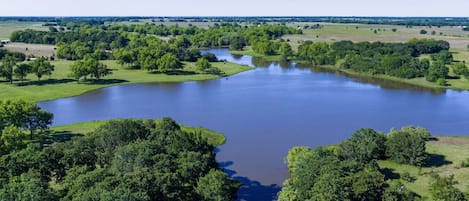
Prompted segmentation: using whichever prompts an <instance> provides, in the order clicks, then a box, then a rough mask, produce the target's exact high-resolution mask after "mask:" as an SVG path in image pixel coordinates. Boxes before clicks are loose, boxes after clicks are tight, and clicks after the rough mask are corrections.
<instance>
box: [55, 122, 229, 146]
mask: <svg viewBox="0 0 469 201" xmlns="http://www.w3.org/2000/svg"><path fill="white" fill-rule="evenodd" d="M106 122H107V121H91V122H83V123H76V124H69V125H63V126H55V127H52V129H51V130H52V131H53V134H52V135H53V136H54V135H55V137H56V138H63V137H61V136H79V135H86V134H88V133H90V132H92V131H93V130H95V129H96V128H98V127H99V126H101V125H103V124H105V123H106ZM181 129H182V130H183V131H185V132H189V133H200V134H201V135H202V136H203V137H205V138H206V139H207V141H208V142H209V143H210V144H211V145H214V146H218V145H222V144H224V143H225V141H226V138H225V136H224V135H223V134H221V133H218V132H216V131H213V130H210V129H207V128H203V127H190V126H184V125H181Z"/></svg>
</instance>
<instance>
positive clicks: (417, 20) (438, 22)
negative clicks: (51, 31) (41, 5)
mask: <svg viewBox="0 0 469 201" xmlns="http://www.w3.org/2000/svg"><path fill="white" fill-rule="evenodd" d="M13 20H18V21H28V22H47V23H55V24H66V23H67V22H81V23H88V24H91V23H90V22H92V23H93V24H96V23H99V24H104V23H105V22H122V21H142V20H151V21H161V22H163V21H169V22H219V23H232V22H235V23H240V22H244V23H288V22H328V23H358V24H391V25H408V26H464V25H469V23H468V22H467V18H465V17H451V18H448V17H356V16H355V17H349V16H342V17H341V16H317V17H314V16H305V17H301V16H283V17H276V16H268V17H267V16H265V17H263V16H258V17H239V16H238V17H157V16H155V17H0V21H13Z"/></svg>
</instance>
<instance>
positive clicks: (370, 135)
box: [338, 128, 386, 163]
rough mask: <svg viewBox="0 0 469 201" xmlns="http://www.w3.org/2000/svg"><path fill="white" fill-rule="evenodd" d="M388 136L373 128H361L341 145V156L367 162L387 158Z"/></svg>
mask: <svg viewBox="0 0 469 201" xmlns="http://www.w3.org/2000/svg"><path fill="white" fill-rule="evenodd" d="M385 143H386V137H385V135H384V134H382V133H377V132H376V131H374V130H373V129H369V128H367V129H363V128H362V129H360V130H358V131H356V132H355V133H353V135H352V136H351V137H350V138H349V139H347V140H346V141H345V142H343V143H341V144H340V145H339V148H338V151H339V156H340V157H341V158H343V159H344V160H355V161H359V162H363V163H367V162H369V161H371V160H373V159H384V158H385Z"/></svg>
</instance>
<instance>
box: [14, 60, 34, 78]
mask: <svg viewBox="0 0 469 201" xmlns="http://www.w3.org/2000/svg"><path fill="white" fill-rule="evenodd" d="M31 70H32V67H31V65H29V64H27V63H22V64H19V65H17V66H16V68H15V70H14V71H15V76H16V77H17V78H19V79H20V80H21V82H23V81H24V78H25V77H26V76H27V75H28V73H30V72H31Z"/></svg>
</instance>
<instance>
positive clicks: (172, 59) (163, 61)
mask: <svg viewBox="0 0 469 201" xmlns="http://www.w3.org/2000/svg"><path fill="white" fill-rule="evenodd" d="M157 63H158V70H160V71H162V72H167V71H170V70H175V69H179V68H182V63H181V62H180V61H179V59H178V58H177V57H176V56H174V54H171V53H166V54H164V55H163V56H162V57H161V58H159V59H158V61H157Z"/></svg>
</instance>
